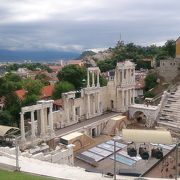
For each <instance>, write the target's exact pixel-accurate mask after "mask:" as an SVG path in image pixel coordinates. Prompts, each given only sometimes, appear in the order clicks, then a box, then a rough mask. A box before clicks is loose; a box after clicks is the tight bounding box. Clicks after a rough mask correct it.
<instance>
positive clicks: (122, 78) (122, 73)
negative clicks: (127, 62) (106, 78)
mask: <svg viewBox="0 0 180 180" xmlns="http://www.w3.org/2000/svg"><path fill="white" fill-rule="evenodd" d="M122 83H124V69H122Z"/></svg>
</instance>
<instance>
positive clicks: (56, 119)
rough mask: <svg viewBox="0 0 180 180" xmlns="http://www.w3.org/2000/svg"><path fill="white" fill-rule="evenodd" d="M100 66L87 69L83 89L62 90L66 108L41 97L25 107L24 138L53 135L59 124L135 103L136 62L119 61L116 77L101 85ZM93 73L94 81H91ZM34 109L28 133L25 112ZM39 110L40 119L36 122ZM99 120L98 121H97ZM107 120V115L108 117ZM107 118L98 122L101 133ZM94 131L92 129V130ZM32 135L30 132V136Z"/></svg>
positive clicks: (122, 109) (61, 125)
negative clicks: (85, 83) (53, 107)
mask: <svg viewBox="0 0 180 180" xmlns="http://www.w3.org/2000/svg"><path fill="white" fill-rule="evenodd" d="M99 73H100V70H99V68H98V67H90V68H88V69H87V87H86V88H83V89H81V91H80V97H79V96H77V94H78V93H79V92H76V91H71V92H68V93H64V94H62V104H63V106H62V109H61V110H58V111H54V112H53V111H52V104H53V100H49V101H38V102H37V104H36V105H33V106H28V107H23V108H22V109H21V141H22V142H23V144H24V142H27V141H34V142H35V141H37V140H38V139H43V140H46V139H52V138H53V137H54V129H55V128H59V129H60V128H64V127H67V126H70V125H73V124H76V123H78V122H82V121H85V120H87V119H90V118H93V117H96V116H100V115H102V114H103V113H104V112H106V111H108V110H109V111H114V112H121V113H122V112H126V111H127V110H128V107H129V106H130V105H131V104H134V94H135V64H134V63H132V62H130V61H125V62H120V63H117V66H116V69H115V78H114V81H110V82H108V84H107V86H104V87H100V83H99ZM90 74H92V83H90ZM26 112H30V113H31V131H30V132H29V133H25V127H24V114H25V113H26ZM35 114H37V115H36V116H37V123H36V124H35V118H34V117H35ZM97 124H98V123H97ZM105 124H107V119H106V120H105ZM105 124H104V125H103V122H102V124H98V125H99V128H98V134H101V132H102V130H103V129H104V126H105ZM91 134H92V133H91ZM29 135H30V136H29Z"/></svg>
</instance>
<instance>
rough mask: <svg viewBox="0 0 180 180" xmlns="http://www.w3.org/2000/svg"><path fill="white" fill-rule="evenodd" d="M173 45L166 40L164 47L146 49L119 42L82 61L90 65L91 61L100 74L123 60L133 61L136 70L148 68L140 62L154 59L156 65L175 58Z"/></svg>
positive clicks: (172, 41)
mask: <svg viewBox="0 0 180 180" xmlns="http://www.w3.org/2000/svg"><path fill="white" fill-rule="evenodd" d="M175 45H176V42H175V41H174V40H168V41H167V42H166V43H165V45H164V46H155V45H151V46H146V47H143V46H139V45H135V44H134V43H129V44H124V43H123V42H122V41H121V42H118V43H117V45H116V47H115V48H109V49H108V50H106V51H104V52H100V53H97V54H96V55H90V56H85V57H84V58H83V59H84V61H86V62H87V63H88V62H89V63H92V60H93V61H94V63H96V64H97V65H98V66H99V68H100V69H101V72H105V71H108V70H111V69H114V68H115V66H116V63H117V62H121V61H124V60H125V59H133V61H134V62H135V63H136V64H137V65H136V68H137V69H138V68H140V67H144V68H150V67H148V66H149V65H148V64H147V63H146V62H144V61H142V60H143V59H147V58H148V59H153V58H154V59H155V60H156V64H157V65H158V64H159V61H160V60H161V59H166V58H168V57H175ZM98 54H99V56H98ZM100 55H101V56H100ZM97 57H100V58H97ZM101 57H102V58H101Z"/></svg>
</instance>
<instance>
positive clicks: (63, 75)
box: [57, 64, 87, 90]
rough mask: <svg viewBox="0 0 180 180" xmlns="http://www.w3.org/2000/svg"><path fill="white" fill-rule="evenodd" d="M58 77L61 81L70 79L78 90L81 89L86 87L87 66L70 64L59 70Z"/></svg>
mask: <svg viewBox="0 0 180 180" xmlns="http://www.w3.org/2000/svg"><path fill="white" fill-rule="evenodd" d="M57 77H58V79H59V81H68V82H69V83H71V84H73V85H74V87H75V89H76V90H79V89H81V88H82V87H84V80H85V81H86V77H87V70H86V68H85V67H81V66H76V65H71V64H70V65H67V66H65V67H64V68H63V69H62V70H61V71H59V72H58V74H57Z"/></svg>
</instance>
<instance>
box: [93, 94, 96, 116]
mask: <svg viewBox="0 0 180 180" xmlns="http://www.w3.org/2000/svg"><path fill="white" fill-rule="evenodd" d="M95 109H96V106H95V95H93V114H95V111H96V110H95Z"/></svg>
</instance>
